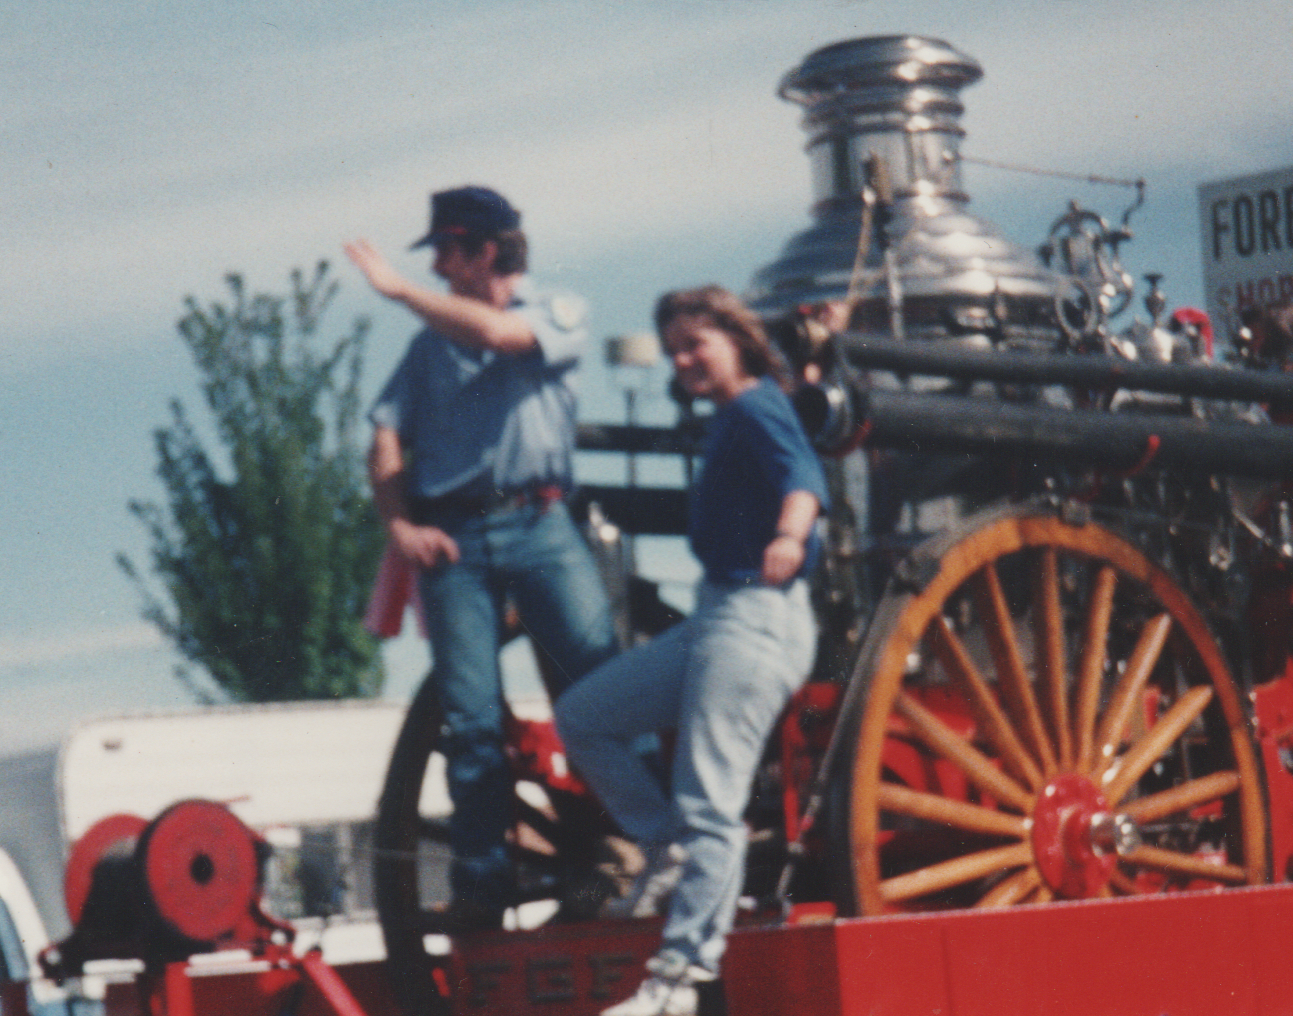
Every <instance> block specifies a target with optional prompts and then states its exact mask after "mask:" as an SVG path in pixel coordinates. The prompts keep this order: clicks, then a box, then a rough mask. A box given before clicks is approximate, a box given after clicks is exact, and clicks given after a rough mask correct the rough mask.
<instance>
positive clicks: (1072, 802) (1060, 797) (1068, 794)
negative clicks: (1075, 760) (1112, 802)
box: [1032, 773, 1118, 900]
mask: <svg viewBox="0 0 1293 1016" xmlns="http://www.w3.org/2000/svg"><path fill="white" fill-rule="evenodd" d="M1108 815H1109V804H1108V802H1107V801H1106V800H1105V798H1104V795H1103V794H1102V793H1100V791H1099V790H1098V789H1097V788H1096V785H1095V784H1094V783H1092V782H1091V781H1090V780H1088V779H1087V778H1086V777H1085V776H1078V775H1076V774H1075V773H1065V774H1064V775H1062V776H1057V777H1055V778H1054V779H1053V780H1051V781H1050V782H1049V783H1047V784H1046V786H1044V787H1043V788H1042V792H1041V793H1040V794H1038V795H1037V805H1036V807H1035V808H1034V809H1033V827H1032V840H1033V856H1034V857H1035V858H1036V860H1037V870H1038V871H1040V872H1041V875H1042V878H1043V879H1045V880H1046V884H1047V885H1048V886H1050V887H1051V889H1053V890H1054V891H1055V894H1056V895H1057V896H1062V897H1064V898H1065V899H1070V900H1080V899H1087V898H1089V897H1092V896H1094V895H1095V894H1096V893H1097V892H1098V891H1099V890H1100V889H1101V888H1102V887H1103V886H1104V885H1105V884H1107V883H1108V881H1109V876H1110V875H1112V874H1113V869H1114V865H1115V864H1117V862H1118V856H1117V854H1116V853H1115V852H1113V851H1108V852H1106V851H1104V850H1102V849H1100V847H1098V846H1097V845H1096V842H1095V838H1094V836H1093V834H1092V828H1093V826H1094V825H1095V824H1096V820H1098V819H1101V818H1104V817H1105V816H1108Z"/></svg>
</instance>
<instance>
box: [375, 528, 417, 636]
mask: <svg viewBox="0 0 1293 1016" xmlns="http://www.w3.org/2000/svg"><path fill="white" fill-rule="evenodd" d="M410 606H411V607H412V608H413V612H414V613H415V614H416V615H417V619H418V631H420V632H421V633H422V637H423V638H426V635H427V633H426V621H425V620H424V619H423V617H422V604H421V602H420V600H419V599H418V584H417V568H416V567H414V565H413V563H412V562H411V561H409V559H408V558H406V557H404V556H403V555H402V554H400V553H399V552H398V551H397V550H396V549H395V547H394V545H392V544H391V543H389V542H388V543H387V544H386V550H385V551H384V552H383V553H382V563H381V564H380V565H379V566H378V568H377V578H376V579H374V580H373V591H372V592H371V593H370V594H369V596H368V609H367V610H365V611H364V627H365V628H367V629H368V630H369V631H370V632H372V633H373V634H374V635H377V636H379V637H380V638H385V639H389V638H394V637H395V636H396V635H398V634H399V633H400V630H401V629H402V628H403V627H404V609H405V608H406V607H410Z"/></svg>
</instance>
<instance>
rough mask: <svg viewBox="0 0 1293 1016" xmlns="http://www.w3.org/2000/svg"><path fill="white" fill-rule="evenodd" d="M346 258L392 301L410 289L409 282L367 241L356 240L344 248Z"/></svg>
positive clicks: (374, 287) (370, 283) (376, 288)
mask: <svg viewBox="0 0 1293 1016" xmlns="http://www.w3.org/2000/svg"><path fill="white" fill-rule="evenodd" d="M343 249H344V250H345V252H346V256H347V257H348V258H350V260H351V261H353V262H354V263H355V267H357V268H358V269H359V270H360V271H361V272H363V273H364V278H366V279H367V280H368V284H369V285H370V286H372V287H373V289H375V290H377V292H379V293H381V295H382V296H385V297H387V298H389V299H392V300H398V299H400V298H401V297H402V296H403V295H404V294H405V292H406V291H407V290H408V288H409V282H408V280H407V279H405V278H404V276H403V275H401V274H400V273H399V272H397V271H396V270H395V269H394V268H392V267H391V263H390V262H389V261H387V260H386V258H385V257H384V256H383V255H382V254H381V253H380V252H379V251H378V250H377V248H376V247H374V246H373V245H372V244H371V243H369V242H368V241H367V240H356V241H355V242H354V243H348V244H346V245H345V246H344V248H343Z"/></svg>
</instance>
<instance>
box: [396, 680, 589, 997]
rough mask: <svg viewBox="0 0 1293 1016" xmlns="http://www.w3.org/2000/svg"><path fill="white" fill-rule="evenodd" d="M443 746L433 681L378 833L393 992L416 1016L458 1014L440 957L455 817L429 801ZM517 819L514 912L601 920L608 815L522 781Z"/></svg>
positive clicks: (408, 730) (577, 796)
mask: <svg viewBox="0 0 1293 1016" xmlns="http://www.w3.org/2000/svg"><path fill="white" fill-rule="evenodd" d="M441 737H442V720H441V713H440V707H439V704H438V702H437V699H436V695H435V691H434V688H433V687H432V685H431V682H430V681H426V682H424V683H423V685H422V688H421V689H420V690H419V691H418V693H417V695H416V696H415V697H414V698H413V701H412V702H411V703H410V705H409V710H408V713H407V715H406V716H405V719H404V725H403V727H402V728H401V729H400V733H399V737H398V738H397V739H396V742H395V748H394V750H393V751H392V753H391V761H390V766H389V768H388V769H387V773H386V782H385V784H384V785H383V788H382V796H381V799H380V800H379V802H378V806H377V822H376V828H375V830H374V847H375V859H374V865H373V887H374V894H375V896H376V902H377V916H378V921H379V923H380V924H381V927H382V935H383V937H384V939H385V942H386V960H387V968H388V971H389V974H390V980H391V985H392V988H393V989H394V992H395V995H396V999H397V1001H398V1002H399V1004H400V1007H401V1010H402V1011H403V1012H404V1013H405V1014H407V1016H427V1014H436V1016H439V1014H442V1013H448V1011H449V1009H448V1001H447V999H446V998H444V997H443V990H447V982H445V980H444V974H443V972H442V971H438V970H437V966H438V961H437V958H436V955H435V954H434V950H435V948H436V945H437V938H438V937H439V936H446V935H449V934H452V932H453V926H452V922H451V921H450V914H449V910H448V903H449V862H450V859H451V854H450V849H449V825H448V817H447V816H446V815H444V814H437V813H436V804H437V800H436V799H437V798H438V797H439V795H438V794H436V793H432V794H428V793H427V791H428V790H429V789H430V788H431V787H432V786H434V785H436V784H438V783H439V781H440V775H439V773H438V772H437V770H439V769H440V767H441V766H442V765H443V757H442V756H441V755H440V754H439V753H438V750H437V749H438V746H439V744H440V740H441ZM439 803H440V805H441V806H442V805H443V802H442V801H440V802H439ZM513 816H514V818H515V824H514V826H513V830H512V834H511V849H512V855H513V859H514V860H515V862H516V877H517V887H516V895H515V897H514V899H513V900H512V903H513V904H514V905H520V904H523V903H527V902H534V901H538V900H547V899H555V900H557V901H559V909H558V911H557V919H573V918H582V917H590V916H592V915H593V914H594V913H595V912H596V910H597V908H598V906H599V905H600V903H601V902H602V900H603V899H605V897H606V895H608V894H609V892H610V891H611V890H612V888H613V886H610V885H608V883H607V877H606V876H605V875H604V874H602V873H600V872H599V871H598V870H597V868H596V862H597V861H598V860H599V858H598V856H597V851H598V848H599V847H600V846H601V845H602V844H603V843H604V834H606V833H608V832H609V831H610V829H609V827H608V825H607V819H606V818H605V814H604V812H603V811H602V809H601V806H600V805H598V804H597V803H596V802H595V801H594V800H593V799H592V797H591V796H588V795H586V794H582V793H578V792H566V791H563V790H561V789H554V788H553V787H551V786H548V787H539V786H538V784H536V783H535V782H533V781H532V780H529V779H525V778H518V780H517V782H516V793H515V796H514V799H513ZM440 942H441V944H442V945H447V940H443V939H441V940H440ZM428 946H430V947H431V948H432V950H433V951H430V952H429V951H428ZM442 951H443V950H442ZM442 989H443V990H442Z"/></svg>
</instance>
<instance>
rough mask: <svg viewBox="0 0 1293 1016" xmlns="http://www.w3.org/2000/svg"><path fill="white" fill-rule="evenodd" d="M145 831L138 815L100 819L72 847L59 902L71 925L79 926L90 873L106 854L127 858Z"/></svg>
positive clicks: (90, 881)
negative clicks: (61, 903) (64, 908)
mask: <svg viewBox="0 0 1293 1016" xmlns="http://www.w3.org/2000/svg"><path fill="white" fill-rule="evenodd" d="M147 827H148V823H147V822H145V821H144V820H143V819H142V818H140V817H139V816H138V815H126V814H117V815H109V816H108V817H107V818H101V819H99V821H97V822H96V823H94V825H92V826H90V828H89V829H87V830H86V831H85V833H84V834H83V835H82V836H81V838H80V839H79V840H77V841H76V844H75V845H74V846H73V847H72V852H71V854H70V855H69V856H68V859H67V874H66V875H65V876H64V879H63V901H64V903H66V904H67V916H68V917H70V918H71V919H72V924H73V925H77V924H80V923H81V914H82V913H84V912H85V901H86V898H87V897H88V896H89V895H90V885H91V884H92V883H93V881H94V869H95V868H96V867H97V866H98V864H99V862H100V861H101V860H103V859H104V858H105V857H107V856H108V855H109V854H117V855H118V856H120V857H123V858H125V857H129V856H130V855H131V854H132V853H134V850H135V844H136V843H137V842H138V840H139V837H140V835H142V833H143V831H144V830H145V829H146V828H147Z"/></svg>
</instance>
